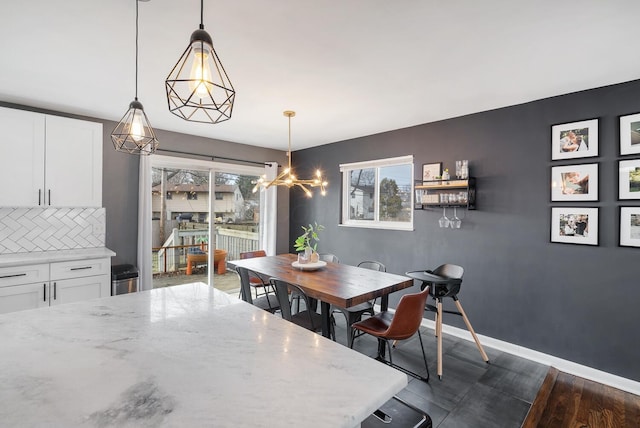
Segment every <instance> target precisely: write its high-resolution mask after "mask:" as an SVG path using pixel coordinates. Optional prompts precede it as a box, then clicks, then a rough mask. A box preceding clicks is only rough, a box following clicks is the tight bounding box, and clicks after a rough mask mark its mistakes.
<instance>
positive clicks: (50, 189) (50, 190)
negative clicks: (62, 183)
mask: <svg viewBox="0 0 640 428" xmlns="http://www.w3.org/2000/svg"><path fill="white" fill-rule="evenodd" d="M49 205H51V189H49Z"/></svg>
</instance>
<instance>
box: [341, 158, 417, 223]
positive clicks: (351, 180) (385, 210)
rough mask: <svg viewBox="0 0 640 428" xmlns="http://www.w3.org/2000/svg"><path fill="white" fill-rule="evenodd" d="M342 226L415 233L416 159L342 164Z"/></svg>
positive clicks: (391, 159) (392, 159)
mask: <svg viewBox="0 0 640 428" xmlns="http://www.w3.org/2000/svg"><path fill="white" fill-rule="evenodd" d="M340 171H341V172H342V196H343V198H342V200H343V204H342V225H343V226H354V227H370V228H381V229H399V230H413V156H402V157H397V158H389V159H379V160H374V161H367V162H357V163H350V164H343V165H340Z"/></svg>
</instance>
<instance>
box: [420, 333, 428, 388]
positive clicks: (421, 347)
mask: <svg viewBox="0 0 640 428" xmlns="http://www.w3.org/2000/svg"><path fill="white" fill-rule="evenodd" d="M418 339H420V349H421V350H422V358H424V366H425V367H426V368H427V382H429V377H430V374H429V364H427V354H425V353H424V345H423V344H422V334H420V329H418Z"/></svg>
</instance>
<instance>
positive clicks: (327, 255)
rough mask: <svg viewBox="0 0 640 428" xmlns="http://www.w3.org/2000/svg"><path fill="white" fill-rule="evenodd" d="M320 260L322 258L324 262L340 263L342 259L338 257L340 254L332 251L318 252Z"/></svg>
mask: <svg viewBox="0 0 640 428" xmlns="http://www.w3.org/2000/svg"><path fill="white" fill-rule="evenodd" d="M318 260H322V261H323V262H328V263H340V259H339V258H338V256H336V255H335V254H331V253H322V254H318Z"/></svg>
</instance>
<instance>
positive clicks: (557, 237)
mask: <svg viewBox="0 0 640 428" xmlns="http://www.w3.org/2000/svg"><path fill="white" fill-rule="evenodd" d="M551 242H560V243H564V244H581V245H598V208H587V207H585V208H581V207H552V208H551Z"/></svg>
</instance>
